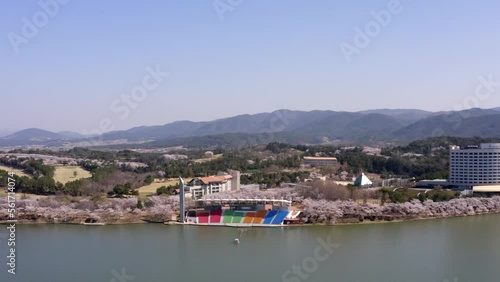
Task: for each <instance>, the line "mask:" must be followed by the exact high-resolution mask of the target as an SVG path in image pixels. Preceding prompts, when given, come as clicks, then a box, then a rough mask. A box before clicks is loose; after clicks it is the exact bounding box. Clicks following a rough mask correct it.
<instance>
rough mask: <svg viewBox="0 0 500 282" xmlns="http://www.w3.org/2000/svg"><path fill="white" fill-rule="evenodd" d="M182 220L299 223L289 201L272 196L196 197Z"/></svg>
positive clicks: (226, 223)
mask: <svg viewBox="0 0 500 282" xmlns="http://www.w3.org/2000/svg"><path fill="white" fill-rule="evenodd" d="M196 204H197V206H198V208H196V209H192V210H189V211H188V212H187V213H186V216H185V221H184V222H183V223H184V224H191V225H206V226H228V227H281V226H285V225H290V224H295V223H298V220H299V219H298V216H299V215H300V211H294V210H290V206H291V201H287V200H275V199H217V200H213V199H210V200H197V201H196Z"/></svg>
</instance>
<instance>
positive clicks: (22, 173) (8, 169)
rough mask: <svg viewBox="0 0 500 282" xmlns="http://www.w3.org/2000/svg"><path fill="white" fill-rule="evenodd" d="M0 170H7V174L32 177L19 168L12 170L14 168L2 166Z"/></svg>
mask: <svg viewBox="0 0 500 282" xmlns="http://www.w3.org/2000/svg"><path fill="white" fill-rule="evenodd" d="M0 169H1V170H5V171H7V172H14V173H15V174H16V175H17V176H27V177H31V176H30V175H28V174H26V173H24V172H23V171H22V170H21V169H18V168H12V167H8V166H4V165H0Z"/></svg>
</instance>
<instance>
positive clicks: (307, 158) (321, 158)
mask: <svg viewBox="0 0 500 282" xmlns="http://www.w3.org/2000/svg"><path fill="white" fill-rule="evenodd" d="M304 160H318V161H336V160H337V158H335V157H304Z"/></svg>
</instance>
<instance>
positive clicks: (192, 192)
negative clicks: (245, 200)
mask: <svg viewBox="0 0 500 282" xmlns="http://www.w3.org/2000/svg"><path fill="white" fill-rule="evenodd" d="M238 190H240V172H239V171H237V170H228V172H227V173H225V172H219V173H218V175H212V176H207V177H197V178H194V179H193V180H191V181H189V182H188V183H187V184H186V186H184V191H185V193H186V196H188V197H189V196H191V197H192V198H193V199H194V200H196V199H200V198H202V197H203V196H204V195H208V194H213V193H219V192H225V191H238Z"/></svg>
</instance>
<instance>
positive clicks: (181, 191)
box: [179, 176, 185, 223]
mask: <svg viewBox="0 0 500 282" xmlns="http://www.w3.org/2000/svg"><path fill="white" fill-rule="evenodd" d="M179 205H180V209H181V218H180V219H181V222H182V223H184V222H185V221H184V215H185V207H184V180H183V179H182V177H180V176H179Z"/></svg>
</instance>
